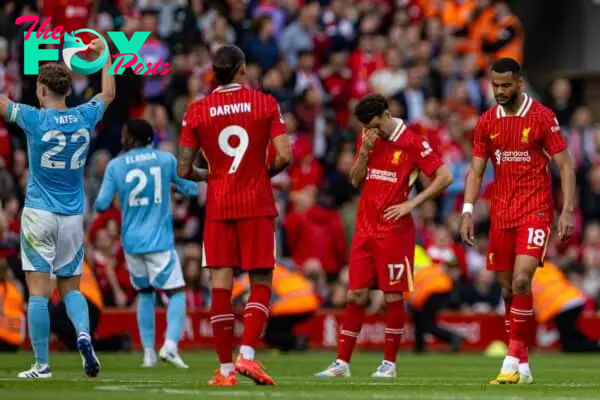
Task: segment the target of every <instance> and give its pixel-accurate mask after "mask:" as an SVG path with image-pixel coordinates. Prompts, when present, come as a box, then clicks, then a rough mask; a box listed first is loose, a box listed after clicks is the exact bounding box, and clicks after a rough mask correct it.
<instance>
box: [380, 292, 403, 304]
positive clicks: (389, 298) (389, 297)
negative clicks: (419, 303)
mask: <svg viewBox="0 0 600 400" xmlns="http://www.w3.org/2000/svg"><path fill="white" fill-rule="evenodd" d="M384 297H385V302H386V303H393V302H396V301H402V300H403V299H404V296H403V294H402V293H386V294H385V296H384Z"/></svg>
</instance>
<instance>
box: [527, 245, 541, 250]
mask: <svg viewBox="0 0 600 400" xmlns="http://www.w3.org/2000/svg"><path fill="white" fill-rule="evenodd" d="M537 249H539V247H538V246H527V250H537Z"/></svg>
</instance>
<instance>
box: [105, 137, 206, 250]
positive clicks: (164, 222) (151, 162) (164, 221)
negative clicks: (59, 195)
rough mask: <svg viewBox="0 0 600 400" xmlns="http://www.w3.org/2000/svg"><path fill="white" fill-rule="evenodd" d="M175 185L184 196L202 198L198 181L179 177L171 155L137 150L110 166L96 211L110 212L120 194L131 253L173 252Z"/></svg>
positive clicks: (126, 245)
mask: <svg viewBox="0 0 600 400" xmlns="http://www.w3.org/2000/svg"><path fill="white" fill-rule="evenodd" d="M171 183H175V184H176V186H177V190H178V191H179V192H181V193H182V194H184V195H187V196H197V195H198V185H197V184H196V183H195V182H192V181H188V180H185V179H182V178H180V177H179V176H178V175H177V160H176V159H175V157H174V156H173V155H172V154H170V153H167V152H164V151H159V150H154V149H151V148H147V147H142V148H135V149H132V150H129V151H128V152H126V153H123V154H121V155H120V156H118V157H117V158H115V159H113V160H111V161H110V162H109V163H108V166H107V167H106V172H105V173H104V180H103V182H102V187H101V188H100V193H99V194H98V198H97V199H96V203H95V208H96V210H98V211H104V210H106V209H108V208H109V207H110V205H111V203H112V201H113V197H114V195H115V193H116V194H118V196H119V203H120V208H121V215H122V218H123V224H122V228H121V240H122V243H123V249H125V252H126V253H127V254H146V253H154V252H159V251H167V250H171V249H173V246H174V242H173V215H172V211H171Z"/></svg>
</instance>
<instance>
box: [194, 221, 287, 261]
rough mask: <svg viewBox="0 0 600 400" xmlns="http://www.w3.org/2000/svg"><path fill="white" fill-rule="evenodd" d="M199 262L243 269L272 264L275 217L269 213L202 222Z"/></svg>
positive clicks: (273, 258) (273, 259)
mask: <svg viewBox="0 0 600 400" xmlns="http://www.w3.org/2000/svg"><path fill="white" fill-rule="evenodd" d="M202 250H203V255H202V258H203V265H204V266H206V267H209V268H223V267H225V268H232V267H233V268H239V267H241V268H242V269H243V270H244V271H248V270H255V269H268V268H274V267H275V220H274V219H273V218H271V217H258V218H245V219H237V220H220V221H209V220H206V221H205V223H204V245H203V248H202Z"/></svg>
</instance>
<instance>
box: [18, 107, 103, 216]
mask: <svg viewBox="0 0 600 400" xmlns="http://www.w3.org/2000/svg"><path fill="white" fill-rule="evenodd" d="M103 115H104V101H102V100H101V99H99V98H93V99H92V100H90V101H89V102H87V103H85V104H82V105H80V106H77V107H74V108H68V109H66V110H64V111H61V110H56V109H45V108H43V109H37V108H35V107H31V106H28V105H25V104H20V103H10V104H9V105H8V119H9V121H10V122H15V123H16V124H17V125H19V126H20V127H21V129H23V131H25V134H26V136H27V151H28V154H29V179H28V181H27V196H26V198H25V206H26V207H30V208H35V209H38V210H44V211H50V212H53V213H56V214H62V215H77V214H83V206H84V201H85V199H84V197H85V194H84V185H83V170H84V166H85V161H86V158H87V155H88V150H89V147H90V136H91V133H92V132H93V130H94V128H95V127H96V125H97V124H98V122H100V120H101V119H102V116H103Z"/></svg>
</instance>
